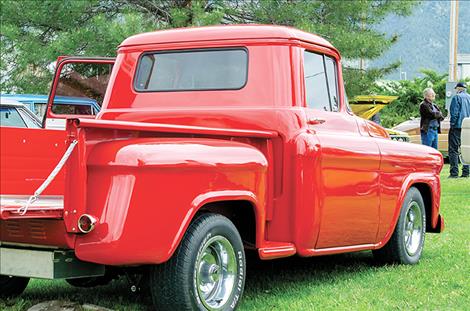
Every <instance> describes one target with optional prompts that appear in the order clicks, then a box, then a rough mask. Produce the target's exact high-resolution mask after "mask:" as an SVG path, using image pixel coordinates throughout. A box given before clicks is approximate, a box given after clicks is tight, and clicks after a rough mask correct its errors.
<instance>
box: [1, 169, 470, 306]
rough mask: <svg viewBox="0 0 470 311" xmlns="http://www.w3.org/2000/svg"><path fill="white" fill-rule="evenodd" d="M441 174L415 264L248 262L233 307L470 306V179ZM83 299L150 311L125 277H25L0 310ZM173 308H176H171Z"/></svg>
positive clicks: (366, 255) (358, 258) (344, 259)
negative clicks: (92, 284)
mask: <svg viewBox="0 0 470 311" xmlns="http://www.w3.org/2000/svg"><path fill="white" fill-rule="evenodd" d="M448 172H449V168H448V165H446V166H445V168H444V170H443V173H442V199H441V213H442V214H443V215H444V217H445V224H446V230H445V232H444V233H442V234H428V235H426V242H425V247H424V253H423V257H422V258H421V261H420V263H419V264H418V265H415V266H379V265H376V264H375V263H374V261H373V258H372V254H371V253H370V252H359V253H353V254H344V255H335V256H325V257H314V258H297V257H292V258H286V259H282V260H274V261H268V262H259V261H256V262H254V263H251V264H250V263H248V271H247V281H246V286H245V294H244V298H243V300H242V303H241V306H240V310H289V311H293V310H302V311H304V310H380V309H383V310H396V309H399V310H401V309H403V310H470V179H457V180H453V179H452V180H449V179H447V178H446V177H447V175H448ZM55 299H61V300H68V301H73V302H78V303H81V304H82V303H91V304H97V305H100V306H104V307H108V308H112V309H116V310H151V302H150V300H149V299H148V298H146V297H142V296H137V295H135V294H132V293H130V291H129V289H128V286H127V283H126V282H125V281H115V282H113V283H111V284H110V285H108V286H102V287H98V288H93V289H76V288H73V287H71V286H69V285H68V284H67V283H65V282H64V281H42V280H33V281H31V282H30V284H29V286H28V288H27V289H26V291H25V292H24V294H23V295H22V296H21V297H20V298H17V299H16V300H9V301H6V302H1V301H0V310H25V309H27V308H28V307H30V306H31V305H33V304H35V303H38V302H41V301H45V300H55ZM175 311H178V310H175Z"/></svg>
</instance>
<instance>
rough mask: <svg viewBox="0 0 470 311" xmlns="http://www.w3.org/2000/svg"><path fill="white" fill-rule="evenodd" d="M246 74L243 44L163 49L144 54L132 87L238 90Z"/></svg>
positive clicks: (149, 90) (151, 89)
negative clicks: (173, 49)
mask: <svg viewBox="0 0 470 311" xmlns="http://www.w3.org/2000/svg"><path fill="white" fill-rule="evenodd" d="M247 75H248V53H247V51H246V50H245V49H243V48H237V49H217V50H186V51H171V52H168V51H165V52H154V53H146V54H144V55H143V56H142V57H141V58H140V61H139V65H138V67H137V74H136V76H135V79H134V88H135V90H136V91H140V92H158V91H202V90H238V89H241V88H243V87H244V86H245V84H246V81H247Z"/></svg>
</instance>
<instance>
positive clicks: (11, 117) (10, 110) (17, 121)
mask: <svg viewBox="0 0 470 311" xmlns="http://www.w3.org/2000/svg"><path fill="white" fill-rule="evenodd" d="M0 125H1V126H13V127H26V124H25V122H24V121H23V119H22V118H21V116H20V114H19V112H18V110H16V108H14V107H0Z"/></svg>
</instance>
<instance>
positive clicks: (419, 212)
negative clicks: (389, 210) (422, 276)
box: [373, 187, 426, 265]
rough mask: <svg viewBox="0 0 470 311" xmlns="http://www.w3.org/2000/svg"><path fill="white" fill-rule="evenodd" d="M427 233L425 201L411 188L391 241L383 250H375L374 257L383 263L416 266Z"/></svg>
mask: <svg viewBox="0 0 470 311" xmlns="http://www.w3.org/2000/svg"><path fill="white" fill-rule="evenodd" d="M425 233H426V212H425V209H424V201H423V198H422V196H421V193H420V192H419V190H418V189H416V188H414V187H411V188H410V189H409V190H408V192H407V194H406V197H405V200H404V201H403V205H402V207H401V211H400V216H399V218H398V222H397V224H396V226H395V231H394V232H393V235H392V237H391V238H390V241H388V243H387V244H386V245H385V246H384V247H382V248H381V249H378V250H374V251H373V254H374V257H375V258H376V259H377V260H378V261H380V262H383V263H399V264H406V265H412V264H416V263H418V261H419V259H420V258H421V253H422V252H423V246H424V237H425Z"/></svg>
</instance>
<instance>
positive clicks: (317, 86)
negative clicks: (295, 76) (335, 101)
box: [304, 51, 331, 111]
mask: <svg viewBox="0 0 470 311" xmlns="http://www.w3.org/2000/svg"><path fill="white" fill-rule="evenodd" d="M304 81H305V93H306V94H305V95H306V105H307V107H309V108H313V109H319V110H323V111H331V106H330V96H329V92H328V84H327V78H326V71H325V63H324V59H323V55H321V54H317V53H312V52H309V51H305V53H304Z"/></svg>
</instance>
